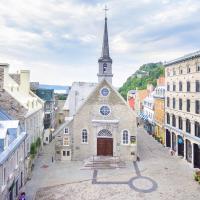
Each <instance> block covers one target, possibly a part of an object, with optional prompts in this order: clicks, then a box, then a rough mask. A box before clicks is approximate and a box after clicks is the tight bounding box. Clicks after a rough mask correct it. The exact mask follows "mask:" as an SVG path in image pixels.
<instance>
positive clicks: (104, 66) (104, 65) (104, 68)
mask: <svg viewBox="0 0 200 200" xmlns="http://www.w3.org/2000/svg"><path fill="white" fill-rule="evenodd" d="M106 68H107V64H106V63H103V73H104V72H106Z"/></svg>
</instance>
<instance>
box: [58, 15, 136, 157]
mask: <svg viewBox="0 0 200 200" xmlns="http://www.w3.org/2000/svg"><path fill="white" fill-rule="evenodd" d="M98 63H99V73H98V81H99V82H98V83H83V82H78V83H73V85H72V88H71V90H70V92H69V95H68V98H67V100H66V103H65V106H64V109H65V113H66V115H67V117H66V122H65V125H64V126H63V127H62V128H61V130H60V132H59V133H58V135H57V136H56V146H55V149H56V159H58V160H84V159H87V158H89V157H91V156H117V157H120V158H121V159H122V160H136V157H137V156H136V155H137V142H136V135H137V129H136V117H135V113H134V112H133V111H132V110H131V109H130V108H129V106H128V104H127V103H126V101H125V100H124V99H123V98H122V97H121V95H120V94H119V93H118V92H117V91H116V90H115V89H114V87H113V86H112V77H113V75H112V59H111V58H110V55H109V43H108V31H107V18H105V27H104V37H103V48H102V55H101V57H100V59H99V60H98Z"/></svg>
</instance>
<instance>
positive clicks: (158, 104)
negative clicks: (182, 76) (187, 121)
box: [154, 77, 165, 144]
mask: <svg viewBox="0 0 200 200" xmlns="http://www.w3.org/2000/svg"><path fill="white" fill-rule="evenodd" d="M154 120H155V132H154V134H155V137H157V138H158V141H160V142H161V143H162V144H165V128H164V126H165V78H164V77H160V78H159V79H158V80H157V86H156V88H155V92H154Z"/></svg>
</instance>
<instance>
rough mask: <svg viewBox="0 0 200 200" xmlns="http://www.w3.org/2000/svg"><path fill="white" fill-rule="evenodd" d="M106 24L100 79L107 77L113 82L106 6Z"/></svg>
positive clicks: (100, 62)
mask: <svg viewBox="0 0 200 200" xmlns="http://www.w3.org/2000/svg"><path fill="white" fill-rule="evenodd" d="M104 10H105V25H104V34H103V45H102V53H101V57H100V58H99V60H98V62H99V73H98V79H99V81H101V80H102V79H106V80H107V81H108V82H110V83H112V77H113V74H112V59H111V58H110V54H109V42H108V27H107V15H106V12H107V11H108V9H107V7H106V6H105V9H104Z"/></svg>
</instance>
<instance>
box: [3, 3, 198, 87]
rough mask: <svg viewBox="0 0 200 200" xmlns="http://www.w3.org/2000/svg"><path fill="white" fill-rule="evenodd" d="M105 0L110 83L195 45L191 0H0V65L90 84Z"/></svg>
mask: <svg viewBox="0 0 200 200" xmlns="http://www.w3.org/2000/svg"><path fill="white" fill-rule="evenodd" d="M105 4H107V6H108V7H109V12H108V31H109V42H110V54H111V57H112V59H113V73H114V78H113V84H114V85H115V86H121V85H122V84H123V82H125V80H126V79H127V78H128V76H130V75H131V74H133V73H134V72H135V70H137V68H138V67H139V66H140V65H142V64H144V63H148V62H158V61H168V60H171V59H174V58H177V57H179V56H183V55H185V54H187V53H191V52H193V51H197V50H199V49H200V48H199V45H200V37H199V35H200V26H199V24H200V1H199V0H140V1H138V0H108V1H104V0H48V1H41V0H34V1H33V0H1V1H0V62H6V63H9V64H10V70H11V71H12V72H13V71H17V70H19V69H30V70H31V80H32V81H39V82H41V83H47V84H62V85H71V83H72V82H73V81H88V82H96V81H97V76H96V74H97V70H98V63H97V60H98V58H99V57H100V55H101V47H102V37H103V26H104V11H103V8H104V6H105Z"/></svg>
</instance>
